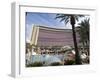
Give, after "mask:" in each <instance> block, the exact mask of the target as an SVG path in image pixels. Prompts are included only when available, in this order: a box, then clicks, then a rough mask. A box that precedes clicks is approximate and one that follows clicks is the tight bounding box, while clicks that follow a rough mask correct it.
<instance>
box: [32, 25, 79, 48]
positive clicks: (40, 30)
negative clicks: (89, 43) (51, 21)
mask: <svg viewBox="0 0 100 80" xmlns="http://www.w3.org/2000/svg"><path fill="white" fill-rule="evenodd" d="M76 37H77V41H78V42H79V37H78V35H77V36H76ZM32 44H33V45H38V46H45V47H47V46H66V45H68V46H73V45H74V44H73V37H72V30H71V29H57V28H50V27H44V26H36V25H34V26H33V30H32V35H31V45H32Z"/></svg>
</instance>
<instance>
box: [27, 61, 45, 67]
mask: <svg viewBox="0 0 100 80" xmlns="http://www.w3.org/2000/svg"><path fill="white" fill-rule="evenodd" d="M26 66H27V67H39V66H43V63H42V62H34V63H31V64H28V65H26Z"/></svg>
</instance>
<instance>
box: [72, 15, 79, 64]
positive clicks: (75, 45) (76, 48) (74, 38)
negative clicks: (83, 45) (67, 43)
mask: <svg viewBox="0 0 100 80" xmlns="http://www.w3.org/2000/svg"><path fill="white" fill-rule="evenodd" d="M71 25H72V33H73V41H74V48H75V53H76V54H75V63H76V64H81V59H80V55H79V51H78V47H77V40H76V32H75V18H74V16H71Z"/></svg>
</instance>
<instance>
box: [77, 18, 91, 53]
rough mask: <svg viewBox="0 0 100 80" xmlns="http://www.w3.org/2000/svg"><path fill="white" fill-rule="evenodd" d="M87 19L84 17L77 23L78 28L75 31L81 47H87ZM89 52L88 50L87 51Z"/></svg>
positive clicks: (88, 25)
mask: <svg viewBox="0 0 100 80" xmlns="http://www.w3.org/2000/svg"><path fill="white" fill-rule="evenodd" d="M89 27H90V24H89V19H85V20H83V21H81V23H79V29H78V30H77V32H78V33H79V36H80V43H82V44H83V48H85V46H86V47H89V43H90V41H89ZM88 53H89V52H88Z"/></svg>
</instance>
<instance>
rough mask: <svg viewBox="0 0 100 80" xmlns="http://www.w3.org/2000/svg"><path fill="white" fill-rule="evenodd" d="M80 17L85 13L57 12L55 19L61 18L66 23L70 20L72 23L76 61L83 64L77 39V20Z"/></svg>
mask: <svg viewBox="0 0 100 80" xmlns="http://www.w3.org/2000/svg"><path fill="white" fill-rule="evenodd" d="M79 17H84V16H83V15H74V14H57V15H56V17H55V19H60V22H62V21H64V23H65V25H66V24H67V23H68V22H70V24H71V25H72V35H73V41H74V47H75V53H76V54H75V63H76V64H81V59H80V55H79V51H78V46H77V40H76V32H75V23H76V22H75V21H76V20H77V21H78V20H79Z"/></svg>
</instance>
